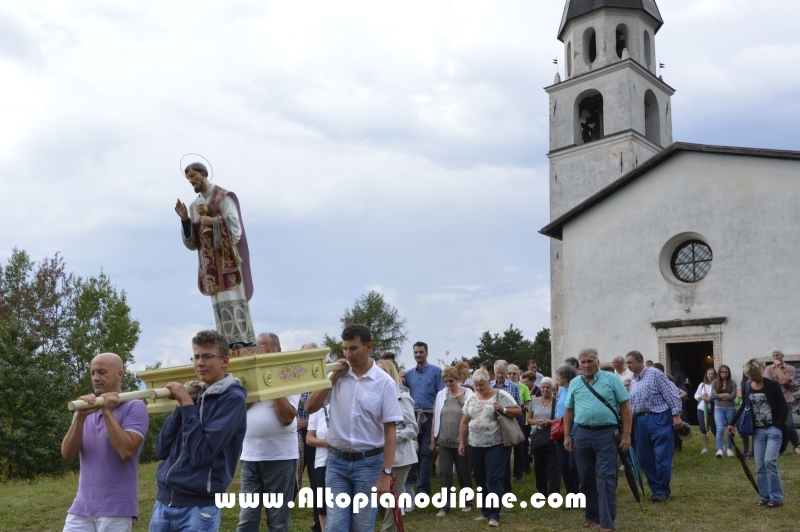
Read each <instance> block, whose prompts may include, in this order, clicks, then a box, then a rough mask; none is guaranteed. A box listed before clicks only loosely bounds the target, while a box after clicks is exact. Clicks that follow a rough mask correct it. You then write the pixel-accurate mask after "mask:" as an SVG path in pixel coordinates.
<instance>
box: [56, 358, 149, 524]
mask: <svg viewBox="0 0 800 532" xmlns="http://www.w3.org/2000/svg"><path fill="white" fill-rule="evenodd" d="M90 371H91V375H92V388H93V389H94V393H93V394H89V395H84V396H83V397H81V398H80V399H81V400H83V401H86V402H87V403H89V404H95V401H96V400H97V399H98V397H102V398H103V403H102V406H97V407H94V408H90V409H86V410H78V411H77V412H75V414H74V416H73V418H72V425H70V427H69V431H67V434H66V436H64V440H63V441H62V442H61V455H62V456H63V457H64V458H65V459H67V460H71V459H73V458H75V457H76V456H78V454H80V462H81V476H80V481H79V483H78V494H77V495H76V497H75V501H74V502H73V503H72V506H71V507H70V509H69V510H68V512H67V521H66V523H65V524H64V531H65V532H99V531H108V532H123V531H130V530H131V527H132V525H133V520H134V519H138V518H139V506H138V499H139V477H138V469H139V453H140V452H141V451H142V442H143V441H144V437H145V435H146V434H147V427H148V419H147V407H146V406H145V405H144V403H143V402H142V401H128V402H126V403H120V402H119V394H120V393H121V392H122V388H121V382H122V376H123V374H124V370H123V364H122V359H121V358H120V357H119V356H117V355H115V354H114V353H103V354H100V355H97V356H96V357H94V359H93V360H92V363H91V365H90ZM109 479H113V480H112V481H111V482H109Z"/></svg>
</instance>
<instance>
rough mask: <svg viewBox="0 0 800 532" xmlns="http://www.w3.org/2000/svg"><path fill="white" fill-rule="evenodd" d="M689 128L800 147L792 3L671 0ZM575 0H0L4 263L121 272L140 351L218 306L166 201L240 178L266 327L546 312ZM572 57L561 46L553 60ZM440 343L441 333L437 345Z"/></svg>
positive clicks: (673, 73) (533, 328) (673, 78)
mask: <svg viewBox="0 0 800 532" xmlns="http://www.w3.org/2000/svg"><path fill="white" fill-rule="evenodd" d="M658 6H659V8H660V10H661V14H662V17H663V19H664V22H665V24H664V26H663V27H662V28H661V30H660V31H659V32H658V34H657V35H656V36H655V53H656V59H657V61H659V62H661V63H664V64H665V68H664V69H663V70H662V75H663V77H664V80H665V81H666V82H667V83H668V84H669V85H670V86H672V87H673V88H675V89H676V91H677V92H676V93H675V95H674V96H673V99H672V110H673V132H674V134H673V137H674V140H676V141H684V142H699V143H705V144H720V145H733V146H748V147H764V148H775V149H788V150H800V135H798V133H797V127H796V125H795V124H796V122H797V120H798V118H797V117H798V116H800V99H798V98H797V95H798V94H800V69H798V68H797V67H798V65H799V64H800V34H798V33H797V31H796V28H795V25H796V22H795V21H796V20H798V19H800V2H796V1H795V0H762V1H760V2H752V1H744V0H661V1H659V2H658ZM563 8H564V2H563V1H562V0H521V1H512V0H507V1H506V0H487V1H470V0H459V1H450V2H440V1H435V0H426V1H424V2H423V1H420V2H415V1H406V2H394V3H389V2H374V1H347V0H339V1H337V2H330V1H316V2H315V1H303V2H286V1H284V2H271V1H264V0H260V1H254V0H253V1H251V0H231V1H229V2H224V3H221V2H184V1H174V2H161V1H147V0H145V1H141V2H135V3H132V2H109V1H107V0H103V1H99V0H81V1H72V0H58V1H55V0H50V1H44V0H40V1H37V0H28V1H26V2H11V1H9V0H0V81H1V82H0V183H2V185H3V188H4V190H6V191H8V192H10V193H11V196H10V197H7V199H6V202H5V204H4V207H3V209H2V212H3V216H2V218H3V220H4V221H5V224H4V228H3V230H2V231H0V261H2V262H5V260H7V258H8V257H9V256H10V254H11V251H12V249H13V248H14V247H17V248H19V249H23V250H25V251H27V252H28V253H29V254H30V255H31V256H32V257H33V258H34V259H36V260H41V259H43V258H45V257H51V256H53V255H54V254H55V253H57V252H58V253H60V254H61V255H62V256H63V257H64V259H65V260H66V262H67V266H68V269H69V270H71V271H73V272H75V273H76V274H77V275H81V276H84V277H85V276H90V275H98V274H99V273H100V272H101V271H102V272H104V273H105V274H107V275H108V276H109V277H110V279H111V281H112V282H113V283H114V285H115V286H116V287H117V289H119V290H125V292H126V294H127V298H128V302H129V304H130V306H131V309H132V315H133V317H134V318H135V319H137V320H139V322H140V324H141V328H142V334H141V337H140V341H139V344H138V345H137V347H136V349H135V351H134V355H135V359H136V364H135V365H134V369H144V366H145V365H146V364H152V363H154V362H156V361H158V360H162V361H164V363H165V364H166V365H176V364H183V363H184V361H187V362H188V356H189V355H191V345H190V339H191V337H192V336H193V335H194V333H195V332H197V331H198V330H200V329H205V328H213V325H214V319H213V313H212V310H211V303H210V301H209V299H208V298H206V297H204V296H202V295H201V294H200V293H199V292H198V290H197V280H196V268H197V257H196V254H195V253H194V252H190V251H188V250H186V249H185V248H184V247H183V245H182V243H181V240H180V235H179V227H180V224H179V220H178V217H177V215H176V214H175V212H174V210H173V209H174V205H175V201H176V199H178V198H180V199H181V200H182V201H184V202H186V203H188V202H189V201H191V200H192V199H193V198H194V196H195V194H194V193H193V192H192V190H191V187H190V186H189V185H188V184H187V182H186V180H185V179H184V177H183V176H182V173H181V170H180V161H181V158H182V156H183V155H184V154H186V153H189V152H194V153H200V154H202V155H203V156H204V157H206V158H207V159H208V160H209V161H211V164H212V166H213V170H214V174H213V182H215V183H218V184H219V185H220V186H223V187H224V188H227V189H229V190H232V191H234V192H236V194H237V195H238V197H239V199H240V202H241V206H242V216H243V222H244V226H245V228H246V231H247V235H248V240H249V244H250V255H251V265H252V270H253V278H254V285H255V293H254V296H253V299H252V300H251V301H250V308H251V312H252V314H253V321H254V327H255V329H256V331H257V332H262V331H272V332H275V333H277V334H278V335H279V336H280V338H281V341H282V344H283V348H284V350H289V349H298V348H299V347H300V346H301V345H302V344H304V343H306V342H309V341H316V342H318V343H319V342H321V340H322V338H323V335H324V334H326V333H327V334H329V335H332V336H335V335H337V334H338V333H339V332H340V329H341V326H340V322H339V318H340V317H341V316H342V314H343V312H344V310H345V309H346V308H349V307H351V306H352V304H353V302H354V301H355V300H356V299H357V298H358V297H360V296H361V295H363V294H365V293H367V292H368V291H369V290H377V291H379V292H380V293H381V294H383V295H384V297H385V299H386V300H387V301H388V302H390V303H391V304H392V305H394V306H395V307H396V308H397V309H398V311H399V312H400V315H401V316H402V317H404V318H405V319H406V326H407V329H408V340H409V342H408V343H407V344H406V346H405V347H404V349H403V352H402V355H401V361H402V362H404V363H405V364H406V365H407V366H410V365H412V364H413V356H412V354H411V351H412V348H411V345H412V344H413V343H414V342H415V341H418V340H421V341H424V342H426V343H428V345H429V350H430V352H429V355H430V359H429V361H431V362H434V363H435V362H436V361H437V360H439V359H441V360H447V361H452V360H453V358H454V357H460V356H467V357H471V356H474V355H475V354H476V345H477V343H478V339H479V337H480V335H481V333H482V332H483V331H486V330H489V331H491V332H492V333H495V332H502V331H503V330H505V329H507V328H508V326H509V325H510V324H512V323H513V324H514V326H515V327H518V328H520V329H522V331H523V332H524V333H525V335H526V336H527V337H529V338H533V336H534V335H535V334H536V332H537V331H538V330H540V329H541V328H542V327H549V321H550V317H549V306H550V301H549V293H550V288H549V262H548V261H549V255H548V249H549V241H548V239H547V238H546V237H544V236H542V235H540V234H538V230H539V229H540V228H541V227H543V226H544V225H546V224H547V222H548V220H549V207H548V194H549V192H548V188H547V186H548V159H547V150H548V122H547V117H548V104H547V95H546V93H545V92H544V90H543V88H544V87H546V86H548V85H551V84H552V83H553V78H554V76H555V73H556V68H557V67H556V66H555V65H553V64H552V61H553V59H554V58H558V60H559V65H563V64H564V60H563V56H564V45H563V44H562V43H561V42H559V41H558V40H557V39H556V34H557V31H558V25H559V22H560V20H561V15H562V11H563ZM558 68H559V69H561V73H562V76H563V67H562V66H559V67H558ZM446 353H449V354H446Z"/></svg>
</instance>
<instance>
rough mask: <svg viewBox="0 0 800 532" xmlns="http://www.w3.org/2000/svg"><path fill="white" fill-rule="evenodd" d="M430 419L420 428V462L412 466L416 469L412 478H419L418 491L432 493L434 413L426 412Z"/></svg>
mask: <svg viewBox="0 0 800 532" xmlns="http://www.w3.org/2000/svg"><path fill="white" fill-rule="evenodd" d="M425 415H426V416H427V417H428V419H427V420H426V421H425V423H423V424H422V426H421V427H420V428H419V436H418V438H417V441H418V442H419V453H417V456H418V457H419V460H418V463H416V464H414V465H412V466H411V469H413V470H416V471H415V472H416V475H414V476H413V477H412V478H416V480H417V493H420V492H422V493H427V494H428V495H430V494H431V470H432V469H433V452H432V451H431V424H432V423H433V414H425Z"/></svg>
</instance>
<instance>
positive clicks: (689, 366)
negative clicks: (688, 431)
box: [666, 341, 714, 425]
mask: <svg viewBox="0 0 800 532" xmlns="http://www.w3.org/2000/svg"><path fill="white" fill-rule="evenodd" d="M666 347H667V353H666V355H667V357H666V359H667V360H666V361H667V364H666V369H667V373H670V374H671V373H672V372H671V368H672V363H673V362H679V363H680V365H681V367H682V368H683V372H684V373H686V376H687V377H689V380H690V381H691V384H692V387H691V389H687V390H686V391H687V392H688V393H689V396H688V397H687V398H686V401H684V403H683V406H684V409H685V410H686V415H687V419H688V420H689V424H690V425H697V422H698V420H697V401H695V399H694V393H695V392H696V391H697V387H698V386H700V383H701V382H703V376H704V375H705V373H706V370H707V369H708V368H712V367H714V342H711V341H709V342H680V343H669V342H668V343H667V346H666Z"/></svg>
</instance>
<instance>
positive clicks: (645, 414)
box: [633, 411, 665, 417]
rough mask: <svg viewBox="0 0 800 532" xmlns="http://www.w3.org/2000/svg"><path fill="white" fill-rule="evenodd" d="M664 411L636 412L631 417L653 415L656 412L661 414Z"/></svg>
mask: <svg viewBox="0 0 800 532" xmlns="http://www.w3.org/2000/svg"><path fill="white" fill-rule="evenodd" d="M664 412H665V411H661V412H637V413H635V414H634V415H633V417H642V416H655V415H656V414H663V413H664Z"/></svg>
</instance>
